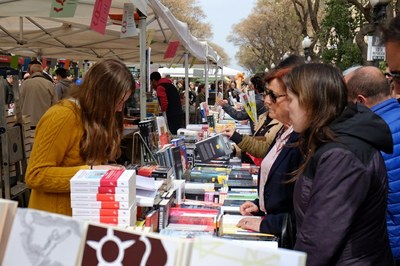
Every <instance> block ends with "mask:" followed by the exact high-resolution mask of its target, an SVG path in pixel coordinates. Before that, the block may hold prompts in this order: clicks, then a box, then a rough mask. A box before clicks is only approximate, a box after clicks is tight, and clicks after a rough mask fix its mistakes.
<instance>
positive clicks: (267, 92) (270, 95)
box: [265, 89, 287, 103]
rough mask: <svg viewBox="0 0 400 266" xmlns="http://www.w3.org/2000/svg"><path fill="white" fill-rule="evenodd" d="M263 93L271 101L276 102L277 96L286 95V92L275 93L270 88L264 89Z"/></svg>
mask: <svg viewBox="0 0 400 266" xmlns="http://www.w3.org/2000/svg"><path fill="white" fill-rule="evenodd" d="M265 95H268V96H269V97H270V98H271V101H272V102H273V103H276V101H277V100H278V98H280V97H285V96H287V94H275V93H274V91H272V90H270V89H265Z"/></svg>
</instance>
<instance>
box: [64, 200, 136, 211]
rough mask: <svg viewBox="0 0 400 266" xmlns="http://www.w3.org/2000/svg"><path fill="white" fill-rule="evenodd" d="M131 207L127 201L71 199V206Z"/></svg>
mask: <svg viewBox="0 0 400 266" xmlns="http://www.w3.org/2000/svg"><path fill="white" fill-rule="evenodd" d="M130 207H131V205H129V203H127V202H118V201H110V202H106V201H103V202H101V201H75V200H71V208H80V209H82V208H86V209H122V210H128V209H129V208H130Z"/></svg>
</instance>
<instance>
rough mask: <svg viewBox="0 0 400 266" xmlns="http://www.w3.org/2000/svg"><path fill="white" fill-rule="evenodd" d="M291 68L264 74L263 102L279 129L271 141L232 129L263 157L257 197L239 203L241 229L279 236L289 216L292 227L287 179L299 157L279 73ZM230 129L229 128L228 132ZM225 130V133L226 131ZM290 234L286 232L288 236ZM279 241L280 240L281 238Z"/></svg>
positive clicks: (241, 144)
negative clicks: (259, 217) (265, 87)
mask: <svg viewBox="0 0 400 266" xmlns="http://www.w3.org/2000/svg"><path fill="white" fill-rule="evenodd" d="M290 71H291V68H284V69H279V70H276V71H273V72H272V73H271V74H270V75H269V76H268V77H267V78H266V81H267V85H268V89H267V90H266V92H267V95H266V98H265V104H266V106H267V107H268V109H269V112H270V115H271V117H273V118H275V119H276V120H277V121H279V122H280V123H279V131H278V134H277V135H276V137H275V138H274V140H273V142H272V144H269V143H267V142H266V141H257V140H254V138H252V137H249V136H241V135H240V134H238V133H237V132H235V133H233V135H232V134H231V135H232V136H231V139H233V140H234V141H235V142H236V143H238V146H239V147H240V148H242V149H243V150H245V151H248V152H249V153H251V154H253V155H255V156H258V157H264V156H265V158H264V160H263V161H262V163H261V168H260V171H259V180H258V193H259V198H258V199H256V200H255V201H247V202H245V203H243V204H242V205H241V206H240V213H241V214H242V215H243V216H245V217H244V218H243V219H242V220H240V221H239V223H238V226H239V227H241V228H244V229H250V230H253V231H259V232H263V233H270V234H274V235H276V236H279V237H282V228H283V226H282V224H283V221H284V220H285V219H286V220H289V226H288V228H285V229H286V230H287V231H288V233H289V234H290V232H293V231H294V227H291V226H290V224H293V225H294V221H293V215H291V214H292V212H293V198H292V195H293V188H294V183H293V182H292V183H288V182H287V181H289V180H290V179H291V178H292V176H291V175H290V173H291V172H293V171H294V170H296V169H297V168H298V166H299V164H300V163H301V161H302V158H301V154H300V151H299V149H298V148H296V147H293V143H295V142H296V141H297V139H298V135H297V134H296V133H294V132H293V128H292V127H291V125H290V120H289V113H288V111H287V98H286V96H287V94H286V87H285V85H284V83H283V80H282V79H283V77H284V76H285V75H287V74H288V73H289V72H290ZM229 133H231V132H229ZM229 133H228V135H229ZM252 215H257V216H264V217H263V219H262V220H255V219H251V218H247V217H246V216H252ZM292 236H293V235H291V236H289V239H290V238H291V237H292ZM289 242H291V243H285V244H283V246H285V247H287V248H290V247H292V245H293V239H292V241H289ZM281 243H282V242H281Z"/></svg>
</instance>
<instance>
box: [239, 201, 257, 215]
mask: <svg viewBox="0 0 400 266" xmlns="http://www.w3.org/2000/svg"><path fill="white" fill-rule="evenodd" d="M255 212H258V206H257V205H256V204H254V202H251V201H246V202H245V203H243V204H242V205H240V214H241V215H243V216H252V215H253V213H255Z"/></svg>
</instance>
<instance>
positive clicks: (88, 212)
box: [72, 204, 136, 217]
mask: <svg viewBox="0 0 400 266" xmlns="http://www.w3.org/2000/svg"><path fill="white" fill-rule="evenodd" d="M135 207H136V205H135V204H133V205H132V206H131V208H129V209H128V210H121V209H80V208H73V209H72V216H74V217H75V216H129V215H130V214H131V211H132V210H131V209H132V208H135Z"/></svg>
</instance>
